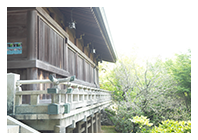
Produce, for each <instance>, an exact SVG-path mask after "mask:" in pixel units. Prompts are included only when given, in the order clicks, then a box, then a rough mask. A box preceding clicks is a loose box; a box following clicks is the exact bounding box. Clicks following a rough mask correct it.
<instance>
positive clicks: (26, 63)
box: [7, 60, 36, 69]
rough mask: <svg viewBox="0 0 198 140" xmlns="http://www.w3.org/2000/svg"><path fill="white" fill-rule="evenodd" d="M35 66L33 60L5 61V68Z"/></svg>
mask: <svg viewBox="0 0 198 140" xmlns="http://www.w3.org/2000/svg"><path fill="white" fill-rule="evenodd" d="M35 66H36V61H35V60H18V61H7V69H17V68H33V67H35Z"/></svg>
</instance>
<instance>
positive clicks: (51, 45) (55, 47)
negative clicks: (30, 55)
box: [38, 18, 66, 70]
mask: <svg viewBox="0 0 198 140" xmlns="http://www.w3.org/2000/svg"><path fill="white" fill-rule="evenodd" d="M38 31H39V38H38V42H39V49H38V59H39V60H41V61H44V62H48V63H49V64H52V65H54V66H56V67H58V68H61V69H65V70H66V67H65V66H64V63H63V58H64V55H66V54H65V53H64V51H63V50H64V38H63V37H61V36H60V35H59V34H57V33H56V32H55V31H54V30H53V29H52V28H50V27H49V26H48V25H47V24H46V23H45V22H44V21H43V20H42V19H40V18H39V27H38Z"/></svg>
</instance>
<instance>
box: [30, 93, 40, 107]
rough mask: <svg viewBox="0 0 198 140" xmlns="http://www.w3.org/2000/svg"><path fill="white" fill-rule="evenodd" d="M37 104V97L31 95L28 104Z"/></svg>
mask: <svg viewBox="0 0 198 140" xmlns="http://www.w3.org/2000/svg"><path fill="white" fill-rule="evenodd" d="M38 103H39V95H31V97H30V104H31V105H37V104H38Z"/></svg>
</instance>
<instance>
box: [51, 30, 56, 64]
mask: <svg viewBox="0 0 198 140" xmlns="http://www.w3.org/2000/svg"><path fill="white" fill-rule="evenodd" d="M55 37H56V33H55V32H54V31H53V30H52V40H53V41H52V56H51V57H52V65H54V66H55V65H56V60H55V59H53V58H54V57H55V56H56V42H55Z"/></svg>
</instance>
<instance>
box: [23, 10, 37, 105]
mask: <svg viewBox="0 0 198 140" xmlns="http://www.w3.org/2000/svg"><path fill="white" fill-rule="evenodd" d="M27 59H29V60H36V59H37V11H36V10H30V11H28V12H27ZM37 75H38V69H37V68H27V80H35V79H37ZM27 89H28V90H36V89H37V85H27ZM23 103H25V104H29V103H30V96H29V95H27V96H23Z"/></svg>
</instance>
